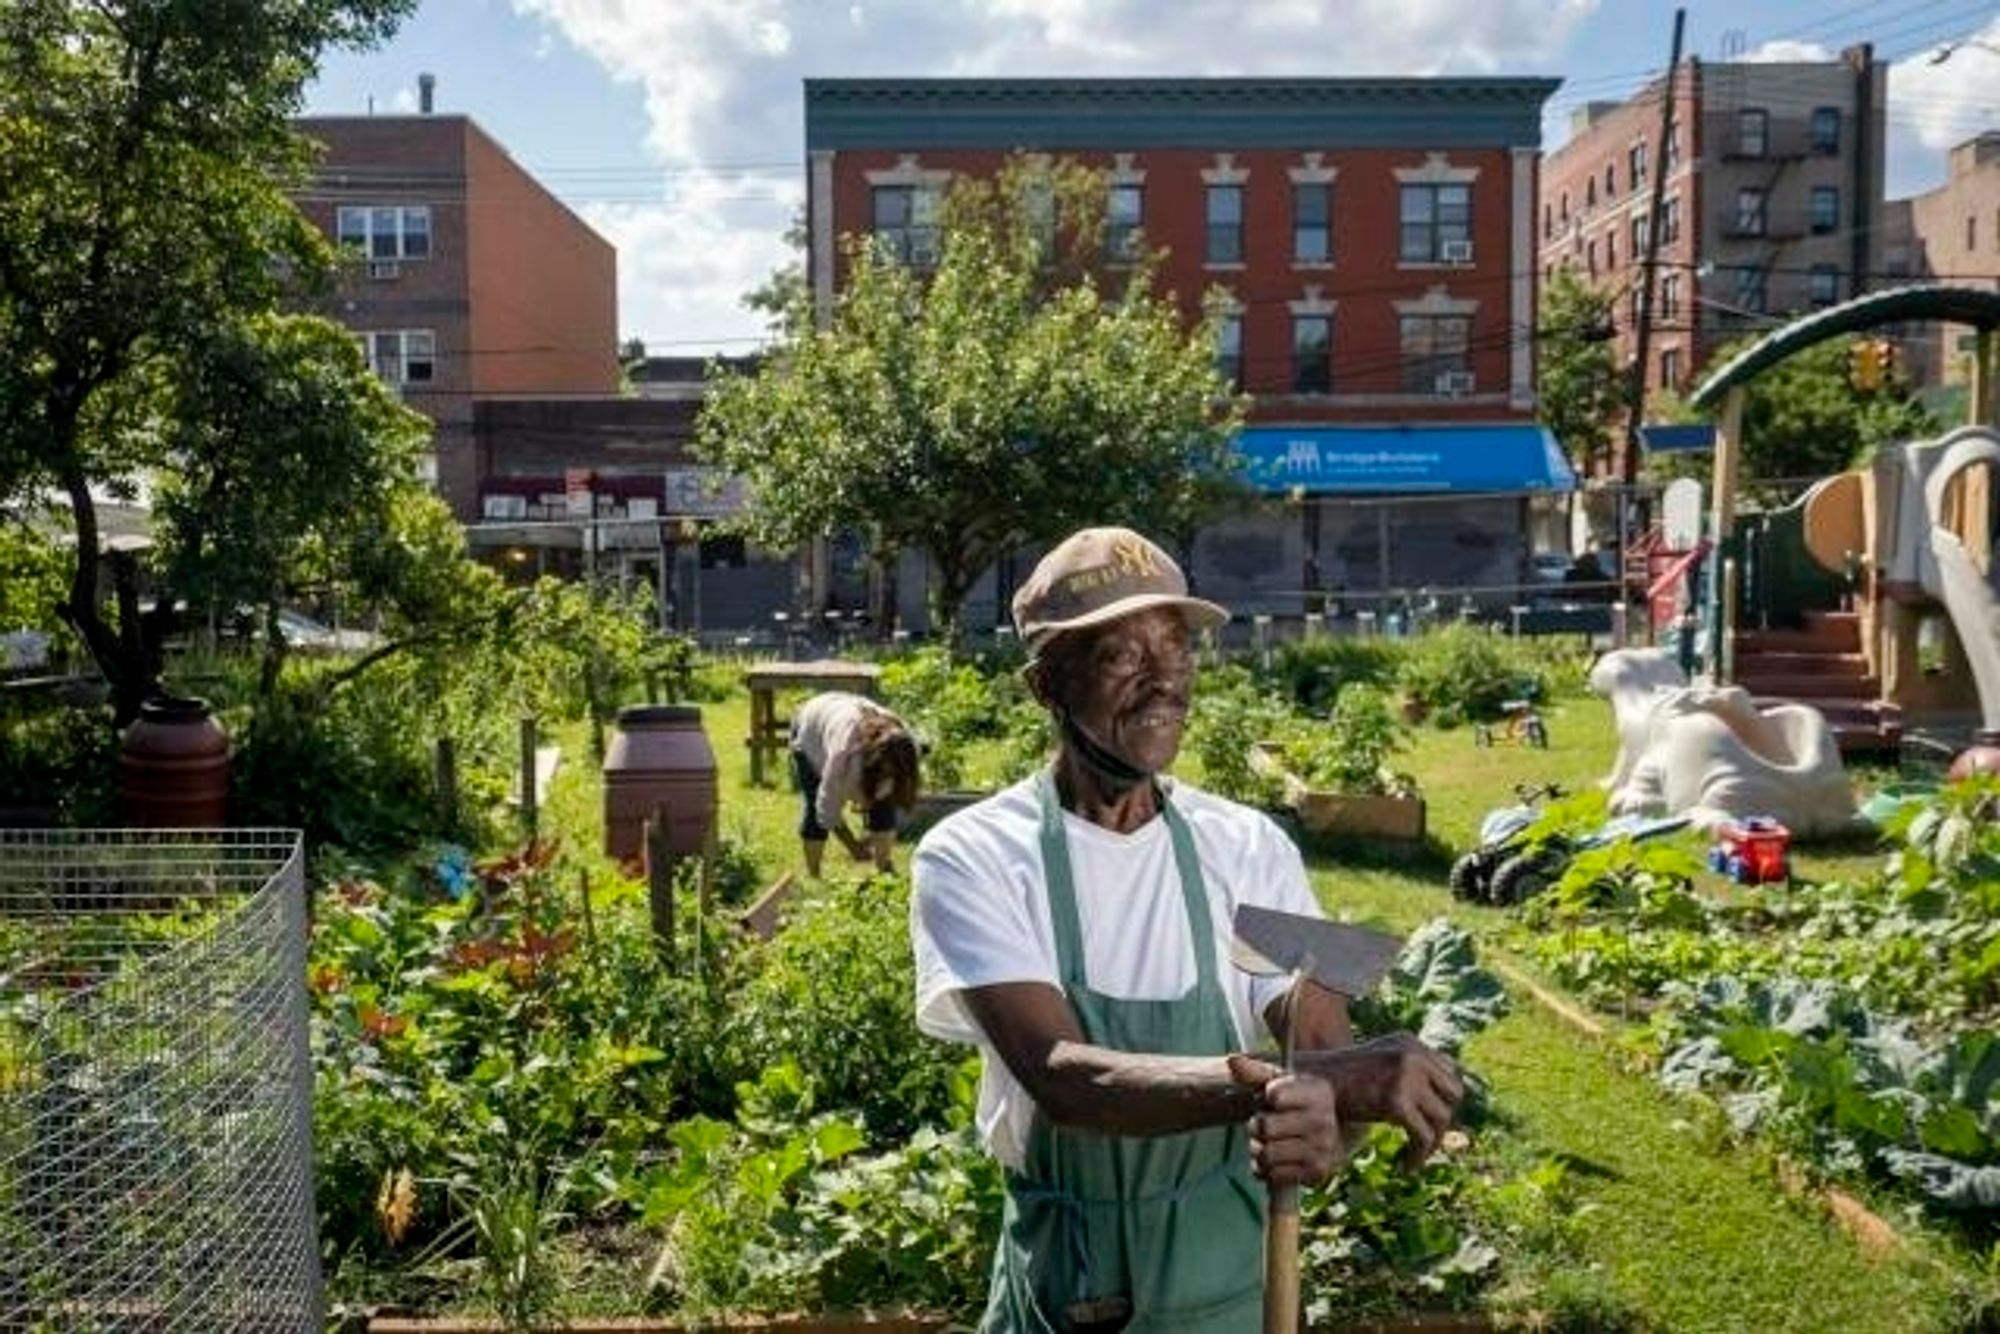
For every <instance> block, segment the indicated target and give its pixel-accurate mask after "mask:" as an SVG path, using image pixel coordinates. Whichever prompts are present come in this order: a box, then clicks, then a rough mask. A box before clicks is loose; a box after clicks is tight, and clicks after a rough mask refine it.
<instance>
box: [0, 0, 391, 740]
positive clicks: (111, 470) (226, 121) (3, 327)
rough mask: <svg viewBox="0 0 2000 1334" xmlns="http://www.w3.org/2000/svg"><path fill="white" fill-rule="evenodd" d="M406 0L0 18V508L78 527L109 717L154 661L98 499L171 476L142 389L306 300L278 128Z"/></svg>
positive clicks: (87, 612) (293, 177)
mask: <svg viewBox="0 0 2000 1334" xmlns="http://www.w3.org/2000/svg"><path fill="white" fill-rule="evenodd" d="M413 7H414V0H204V3H200V4H193V3H170V2H169V0H13V3H9V4H7V5H4V6H0V181H4V182H5V183H6V184H5V187H4V190H0V499H7V500H11V501H18V500H19V499H20V498H21V497H23V496H24V495H28V494H32V493H35V492H39V491H42V490H44V489H48V488H53V489H54V490H56V491H57V492H59V493H60V494H61V495H62V496H64V497H65V498H66V499H67V501H68V503H69V506H70V509H71V511H72V515H73V518H74V522H75V532H76V544H75V548H74V566H73V569H72V570H71V572H70V579H69V594H68V599H67V602H66V604H65V607H64V615H65V617H66V619H68V620H69V622H70V623H71V624H72V625H73V626H74V627H75V629H76V631H77V633H78V635H79V636H80V637H81V638H82V640H83V642H84V645H85V647H86V648H87V649H88V651H89V652H90V654H91V656H92V657H93V658H94V659H95V660H96V662H97V664H98V666H99V667H100V669H101V670H102V671H103V672H104V674H105V676H106V678H107V679H108V680H109V681H110V683H111V685H112V687H113V691H114V695H115V698H116V701H117V706H118V712H119V714H120V716H121V717H129V716H131V714H132V713H133V712H134V711H135V710H136V709H137V706H138V701H139V700H140V699H141V698H142V697H143V695H144V694H145V692H146V690H147V689H148V688H149V686H150V685H151V683H152V677H153V672H154V658H153V655H152V654H151V653H150V652H149V651H148V649H147V646H146V644H145V643H144V642H143V640H142V637H141V636H140V635H139V634H137V633H136V632H135V630H136V627H134V626H133V625H132V624H131V623H130V621H131V618H132V617H133V615H134V613H135V611H136V598H135V597H131V596H126V597H122V598H121V603H122V604H123V611H122V614H121V615H120V616H119V617H118V618H115V619H116V620H118V621H119V622H120V623H121V627H122V631H123V632H122V633H121V632H120V628H114V617H113V616H112V615H111V614H110V611H109V608H108V607H107V606H106V605H105V597H104V593H103V591H102V589H101V588H100V578H99V572H100V564H101V557H100V553H99V526H98V518H97V511H96V501H95V499H94V491H96V490H100V489H103V488H107V487H112V486H117V485H120V484H128V483H129V482H130V481H131V480H132V479H133V478H135V477H137V476H139V475H140V474H142V473H143V472H144V471H145V470H147V469H148V468H151V467H153V466H156V465H158V464H160V463H161V462H162V456H161V450H162V448H163V444H162V441H161V439H160V437H159V435H158V434H157V433H156V432H154V431H151V430H149V429H147V427H148V425H149V423H148V422H147V420H146V419H145V416H144V413H145V411H146V409H147V406H148V404H149V395H147V394H145V393H143V392H138V391H137V390H136V388H135V386H134V385H133V384H132V382H133V381H134V380H135V379H144V378H145V377H147V376H149V375H152V376H159V375H162V374H164V373H165V372H163V370H162V367H163V366H166V365H170V364H171V363H172V362H173V361H174V360H175V358H176V356H177V354H178V351H179V350H180V349H182V348H184V347H187V346H189V345H190V344H192V343H195V342H198V341H200V336H201V335H202V334H203V333H204V332H205V331H206V330H208V329H209V328H210V327H211V326H213V325H214V324H216V323H217V322H218V321H227V320H228V319H230V318H231V317H233V316H235V315H238V314H242V313H250V312H256V311H263V310H269V309H272V308H274V307H276V306H277V305H279V304H280V303H281V302H283V301H285V300H290V299H297V298H298V297H300V296H301V295H303V294H305V293H307V292H309V291H310V290H311V289H312V287H313V285H314V283H315V281H316V280H318V279H320V278H322V277H323V276H324V275H325V274H326V273H327V272H328V271H329V269H330V266H331V263H332V258H333V251H332V248H331V246H330V244H329V243H328V242H327V241H326V239H325V238H324V237H323V236H321V235H320V234H319V233H318V232H317V231H316V230H315V229H314V228H313V227H312V226H311V225H310V223H309V222H308V221H307V220H306V219H305V218H304V217H303V216H302V215H301V214H300V213H299V211H298V210H297V209H296V208H295V207H293V205H292V204H291V202H290V200H289V199H288V198H287V196H286V193H285V192H286V189H287V187H288V186H290V185H293V184H295V183H296V182H298V181H300V180H301V179H302V177H303V173H304V171H305V169H306V166H307V161H308V158H307V149H306V145H305V144H304V142H303V141H302V140H301V139H300V138H299V137H298V136H297V135H296V134H295V133H294V132H293V130H292V128H291V124H290V117H291V116H293V115H294V114H295V113H296V112H297V111H298V110H299V108H300V105H301V103H302V94H303V88H304V85H305V82H306V80H307V79H309V78H310V77H311V76H312V73H313V70H314V66H315V63H316V61H317V59H318V57H319V54H320V52H321V51H322V50H323V49H324V48H326V47H328V46H333V45H346V46H367V45H370V44H372V43H375V42H377V41H379V40H381V39H382V38H384V37H385V36H387V34H388V33H389V32H390V31H391V30H392V29H393V27H394V25H395V23H396V22H397V21H398V20H399V19H400V18H401V17H402V16H403V15H404V14H405V13H407V12H408V11H409V10H410V9H411V8H413Z"/></svg>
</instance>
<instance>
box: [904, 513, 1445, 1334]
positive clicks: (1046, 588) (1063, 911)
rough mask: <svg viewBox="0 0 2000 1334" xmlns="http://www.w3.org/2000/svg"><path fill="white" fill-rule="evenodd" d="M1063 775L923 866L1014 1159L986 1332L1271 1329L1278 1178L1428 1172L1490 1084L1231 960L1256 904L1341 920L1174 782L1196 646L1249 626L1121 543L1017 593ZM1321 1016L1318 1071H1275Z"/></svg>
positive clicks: (922, 888)
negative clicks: (1266, 1222)
mask: <svg viewBox="0 0 2000 1334" xmlns="http://www.w3.org/2000/svg"><path fill="white" fill-rule="evenodd" d="M1013 609H1014V624H1015V628H1016V630H1017V631H1018V633H1019V635H1020V639H1021V642H1022V644H1023V645H1025V646H1026V647H1027V649H1028V650H1029V653H1030V658H1029V662H1028V665H1027V667H1026V668H1025V669H1024V673H1025V675H1026V678H1027V681H1028V684H1029V686H1030V688H1031V689H1032V690H1033V692H1034V695H1035V698H1036V699H1037V700H1038V701H1039V702H1040V703H1041V704H1042V706H1043V707H1044V708H1046V709H1047V710H1048V712H1049V714H1050V715H1051V717H1052V719H1053V721H1054V724H1055V727H1056V729H1057V733H1058V736H1059V746H1058V751H1057V754H1056V757H1055V760H1054V763H1053V764H1052V766H1051V767H1050V768H1049V769H1047V770H1045V771H1044V772H1042V773H1040V774H1038V775H1036V776H1035V777H1034V778H1032V779H1030V780H1028V781H1026V782H1023V783H1019V784H1016V785H1015V786H1013V787H1011V788H1007V789H1005V790H1004V791H1001V792H999V793H996V794H995V795H993V796H991V797H989V798H987V799H986V800H984V801H982V802H979V803H978V804H976V805H974V806H971V807H968V808H967V809H965V810H963V811H960V812H958V813H957V814H955V815H953V816H951V817H949V818H947V819H946V820H944V821H943V822H941V823H940V824H938V825H937V826H936V827H935V828H934V829H932V830H931V832H930V833H929V834H928V835H927V836H926V837H925V838H924V840H923V841H922V842H921V843H920V844H919V845H918V847H917V851H916V855H915V857H914V858H913V859H912V874H913V877H914V882H915V892H914V895H913V897H912V900H911V910H910V913H911V934H912V936H913V938H914V943H915V952H916V971H917V1023H918V1026H919V1027H921V1028H922V1029H923V1030H924V1031H925V1032H927V1033H929V1034H932V1035H933V1036H936V1037H940V1038H944V1039H947V1040H952V1041H960V1042H969V1043H976V1044H977V1045H978V1046H979V1047H980V1048H981V1049H982V1052H983V1055H984V1056H985V1062H984V1069H983V1073H982V1075H981V1079H980V1088H979V1111H978V1121H979V1128H980V1131H981V1134H982V1135H983V1136H984V1138H985V1141H986V1143H987V1146H988V1147H989V1148H990V1150H991V1151H992V1152H993V1154H994V1155H995V1156H996V1157H997V1158H999V1159H1000V1161H1001V1162H1002V1163H1003V1164H1004V1165H1005V1167H1006V1169H1007V1202H1006V1211H1005V1216H1004V1221H1003V1224H1002V1234H1001V1237H1000V1243H999V1248H998V1254H997V1255H996V1257H995V1260H994V1269H993V1282H992V1288H991V1291H990V1295H989V1298H988V1305H987V1311H986V1318H985V1322H984V1324H983V1326H982V1328H983V1329H985V1330H988V1331H1014V1330H1022V1331H1026V1330H1036V1331H1046V1330H1050V1329H1056V1330H1066V1329H1079V1328H1090V1327H1092V1326H1093V1325H1095V1326H1097V1327H1100V1328H1116V1327H1125V1328H1130V1329H1141V1328H1143V1329H1147V1330H1176V1331H1223V1330H1228V1331H1238V1330H1243V1331H1255V1330H1257V1329H1258V1328H1259V1326H1260V1318H1261V1311H1262V1295H1263V1294H1262V1276H1261V1269H1262V1264H1261V1259H1262V1250H1261V1247H1262V1226H1263V1214H1262V1210H1263V1198H1264V1193H1263V1189H1262V1188H1261V1187H1260V1186H1259V1185H1258V1184H1257V1178H1259V1177H1261V1178H1262V1179H1263V1181H1264V1182H1266V1183H1272V1184H1292V1183H1300V1184H1304V1183H1314V1182H1319V1181H1323V1180H1325V1179H1326V1178H1327V1177H1328V1176H1330V1175H1331V1174H1332V1172H1333V1170H1334V1168H1335V1167H1336V1166H1337V1165H1338V1163H1339V1162H1340V1161H1341V1159H1342V1157H1343V1156H1344V1148H1343V1138H1342V1126H1343V1124H1352V1123H1355V1122H1362V1121H1377V1120H1386V1121H1392V1122H1395V1123H1396V1124H1399V1125H1401V1126H1402V1127H1404V1129H1405V1130H1407V1131H1408V1133H1409V1136H1410V1155H1409V1156H1410V1159H1411V1160H1412V1161H1416V1160H1420V1159H1421V1158H1422V1157H1423V1156H1425V1155H1427V1154H1428V1153H1429V1152H1430V1150H1431V1149H1432V1148H1433V1147H1434V1146H1435V1145H1436V1144H1437V1142H1438V1139H1439V1137H1440V1136H1441V1135H1443V1133H1444V1131H1445V1129H1446V1127H1447V1126H1448V1125H1449V1124H1450V1122H1451V1119H1452V1116H1453V1113H1454V1110H1455V1108H1456V1106H1457V1103H1458V1100H1459V1098H1460V1097H1461V1096H1462V1095H1463V1092H1464V1089H1463V1085H1462V1084H1461V1083H1460V1081H1459V1077H1458V1075H1457V1073H1456V1071H1455V1070H1454V1069H1453V1068H1452V1067H1451V1065H1450V1064H1449V1063H1448V1062H1447V1061H1446V1060H1445V1059H1444V1058H1443V1057H1441V1056H1438V1055H1437V1054H1435V1053H1434V1052H1432V1051H1430V1050H1429V1049H1428V1048H1426V1047H1425V1046H1423V1045H1422V1044H1421V1043H1419V1042H1417V1041H1416V1040H1415V1039H1414V1038H1412V1037H1409V1036H1408V1035H1404V1034H1398V1035H1395V1036H1392V1037H1387V1038H1378V1039H1376V1040H1374V1041H1371V1042H1367V1043H1363V1044H1361V1045H1359V1046H1356V1045H1353V1044H1352V1041H1351V1036H1350V1029H1349V1026H1348V1017H1347V1008H1346V1002H1345V1001H1344V1000H1343V999H1342V998H1340V997H1339V996H1337V995H1335V994H1334V993H1332V992H1330V991H1327V990H1325V989H1323V988H1320V987H1319V986H1317V985H1316V984H1312V983H1306V984H1303V985H1305V987H1306V990H1305V991H1304V992H1303V993H1302V994H1301V996H1300V998H1299V1003H1298V1004H1297V1005H1296V1007H1288V1006H1287V1004H1286V1003H1285V995H1284V993H1285V992H1286V991H1287V990H1288V987H1289V984H1288V982H1287V980H1286V979H1285V978H1282V977H1278V978H1253V977H1251V976H1249V975H1247V974H1244V973H1241V972H1238V971H1237V970H1235V969H1234V968H1232V967H1231V966H1230V964H1229V954H1228V939H1229V932H1230V930H1231V921H1232V916H1233V909H1234V907H1235V905H1238V904H1242V903H1257V904H1261V905H1264V906H1266V907H1271V908H1276V909H1279V910H1281V911H1285V912H1293V913H1303V914H1314V915H1317V914H1318V912H1319V908H1318V905H1317V903H1316V902H1315V900H1314V897H1313V894H1312V890H1311V888H1310V887H1309V886H1308V884H1307V882H1306V875H1305V866H1304V863H1303V862H1302V861H1301V859H1300V857H1299V853H1298V850H1297V849H1296V848H1295V847H1293V846H1292V844H1291V842H1290V841H1289V840H1288V839H1287V838H1286V837H1285V836H1284V834H1283V833H1282V832H1280V830H1279V829H1278V827H1277V826H1276V825H1275V824H1274V823H1273V822H1272V821H1271V820H1270V819H1269V818H1267V817H1266V816H1264V815H1263V814H1261V813H1259V812H1256V811H1252V810H1250V809H1248V808H1246V807H1243V806H1239V805H1236V804H1235V803H1233V802H1229V801H1225V800H1223V799H1222V798H1220V797H1216V796H1212V795H1210V794H1208V793H1205V792H1201V791H1198V790H1196V789H1195V788H1192V787H1190V786H1188V785H1187V784H1185V783H1174V782H1170V781H1169V780H1168V779H1166V778H1164V777H1161V774H1162V772H1163V771H1164V770H1165V769H1166V768H1167V766H1168V765H1169V764H1171V763H1172V762H1173V759H1174V756H1175V754H1176V753H1177V752H1178V751H1179V749H1180V743H1181V730H1182V728H1183V726H1184V725H1185V723H1186V720H1187V713H1188V703H1189V694H1190V689H1191V686H1192V683H1193V677H1194V657H1193V654H1192V651H1191V650H1190V647H1189V636H1190V632H1191V631H1192V630H1195V629H1201V628H1208V627H1213V626H1217V625H1220V624H1222V623H1223V622H1224V621H1225V620H1227V619H1228V613H1227V612H1225V611H1223V609H1222V608H1220V607H1218V606H1216V605H1215V604H1213V603H1211V602H1205V601H1202V600H1200V599H1198V598H1193V597H1189V596H1188V595H1187V581H1186V580H1185V579H1184V578H1183V577H1182V575H1181V571H1180V569H1179V568H1178V567H1177V566H1176V565H1175V564H1174V562H1173V561H1172V560H1171V559H1170V558H1169V557H1168V556H1167V554H1166V552H1164V551H1162V550H1161V549H1160V548H1159V547H1157V546H1155V545H1154V544H1153V543H1152V542H1150V541H1148V540H1146V539H1145V538H1143V537H1141V536H1140V535H1139V534H1137V533H1134V532H1130V531H1128V530H1126V529H1121V528H1092V529H1086V530H1084V531H1082V532H1079V533H1077V534H1075V535H1073V536H1071V537H1070V538H1069V539H1067V540H1066V541H1064V542H1063V543H1062V544H1061V545H1059V546H1057V547H1056V548H1055V549H1054V550H1052V551H1051V552H1049V554H1048V555H1047V556H1046V557H1044V558H1043V559H1042V561H1041V563H1040V564H1039V565H1037V566H1036V567H1035V570H1034V573H1033V574H1032V575H1031V576H1030V577H1029V578H1028V580H1027V582H1026V583H1025V584H1023V585H1022V586H1021V589H1020V591H1019V592H1018V593H1017V594H1016V595H1015V597H1014V605H1013ZM1288 1013H1289V1014H1291V1015H1294V1016H1295V1019H1294V1022H1295V1023H1296V1029H1297V1031H1296V1033H1295V1034H1294V1036H1295V1038H1296V1044H1295V1045H1296V1049H1297V1052H1296V1058H1295V1060H1296V1069H1297V1071H1298V1073H1296V1074H1286V1073H1284V1071H1283V1070H1282V1069H1281V1068H1280V1067H1279V1066H1277V1065H1275V1064H1273V1063H1272V1061H1271V1060H1270V1059H1266V1058H1260V1057H1256V1056H1252V1055H1249V1054H1247V1049H1248V1048H1249V1047H1250V1046H1251V1044H1253V1043H1254V1042H1257V1041H1258V1039H1259V1038H1260V1037H1261V1036H1262V1033H1261V1031H1260V1028H1259V1019H1260V1017H1261V1019H1262V1023H1263V1026H1264V1028H1265V1029H1268V1031H1269V1033H1270V1035H1271V1036H1272V1037H1274V1038H1276V1039H1277V1040H1279V1041H1282V1040H1283V1038H1284V1036H1285V1033H1284V1030H1285V1026H1286V1022H1287V1015H1288Z"/></svg>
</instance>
